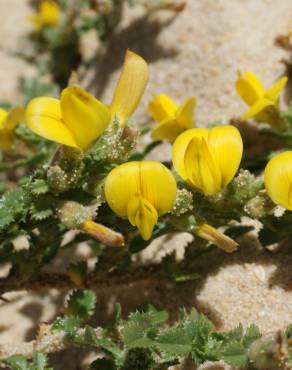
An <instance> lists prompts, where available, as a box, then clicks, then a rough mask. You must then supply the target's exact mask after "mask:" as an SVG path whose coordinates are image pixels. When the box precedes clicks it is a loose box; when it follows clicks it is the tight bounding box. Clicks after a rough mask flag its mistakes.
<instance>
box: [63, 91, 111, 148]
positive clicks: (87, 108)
mask: <svg viewBox="0 0 292 370" xmlns="http://www.w3.org/2000/svg"><path fill="white" fill-rule="evenodd" d="M61 113H62V117H63V120H64V123H65V125H66V126H67V127H68V129H69V130H70V131H71V132H72V134H73V136H74V138H75V141H76V143H77V144H78V146H79V147H80V148H82V149H86V148H87V147H88V146H89V145H90V144H91V143H92V142H93V141H94V140H95V139H96V138H98V137H99V136H100V135H101V134H102V133H103V131H104V130H105V129H106V128H107V126H108V124H109V122H110V112H109V109H108V107H107V106H106V105H104V104H103V103H101V102H100V101H99V100H97V99H96V98H95V97H94V96H92V95H91V94H89V93H88V92H86V91H85V90H83V89H81V88H80V87H78V86H71V87H67V88H66V89H64V90H63V91H62V94H61Z"/></svg>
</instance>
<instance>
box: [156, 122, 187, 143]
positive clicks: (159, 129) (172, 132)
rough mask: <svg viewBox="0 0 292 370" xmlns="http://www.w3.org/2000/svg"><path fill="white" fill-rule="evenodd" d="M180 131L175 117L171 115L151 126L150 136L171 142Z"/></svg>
mask: <svg viewBox="0 0 292 370" xmlns="http://www.w3.org/2000/svg"><path fill="white" fill-rule="evenodd" d="M182 131H183V130H182V129H181V127H180V126H179V125H178V122H177V121H176V119H175V117H171V118H166V119H165V120H164V121H162V122H160V123H158V124H157V125H156V126H155V127H154V128H153V130H152V133H151V136H152V138H153V139H155V140H168V141H170V142H171V143H172V142H173V141H174V140H175V139H176V138H177V136H178V135H179V134H180V133H181V132H182Z"/></svg>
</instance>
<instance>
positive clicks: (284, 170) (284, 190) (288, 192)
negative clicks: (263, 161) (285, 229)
mask: <svg viewBox="0 0 292 370" xmlns="http://www.w3.org/2000/svg"><path fill="white" fill-rule="evenodd" d="M265 186H266V190H267V193H268V194H269V196H270V198H271V199H272V201H273V202H274V203H276V204H278V205H280V206H282V207H284V208H286V209H289V210H290V211H291V210H292V151H286V152H283V153H280V154H278V155H276V156H275V157H273V158H272V159H271V160H270V161H269V162H268V164H267V166H266V168H265Z"/></svg>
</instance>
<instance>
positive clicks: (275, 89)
mask: <svg viewBox="0 0 292 370" xmlns="http://www.w3.org/2000/svg"><path fill="white" fill-rule="evenodd" d="M287 82H288V77H287V76H285V77H283V78H281V79H280V80H278V81H277V82H276V83H275V84H274V85H273V86H272V87H271V88H270V89H268V90H267V91H266V93H265V98H267V99H270V100H272V101H274V102H276V101H277V100H278V97H279V95H280V92H281V91H282V90H283V89H284V87H285V86H286V84H287Z"/></svg>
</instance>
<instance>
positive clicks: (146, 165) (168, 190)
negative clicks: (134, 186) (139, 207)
mask: <svg viewBox="0 0 292 370" xmlns="http://www.w3.org/2000/svg"><path fill="white" fill-rule="evenodd" d="M140 166H141V168H140V181H141V195H142V196H143V198H145V199H147V200H148V201H149V202H150V203H151V204H152V205H153V207H154V208H155V209H156V210H157V212H158V215H162V214H164V213H167V212H168V211H170V209H171V208H172V206H173V204H174V201H175V198H176V181H175V178H174V176H173V174H172V173H171V172H170V171H169V169H168V168H167V167H165V166H164V165H163V164H162V163H160V162H155V161H143V162H140Z"/></svg>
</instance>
